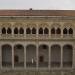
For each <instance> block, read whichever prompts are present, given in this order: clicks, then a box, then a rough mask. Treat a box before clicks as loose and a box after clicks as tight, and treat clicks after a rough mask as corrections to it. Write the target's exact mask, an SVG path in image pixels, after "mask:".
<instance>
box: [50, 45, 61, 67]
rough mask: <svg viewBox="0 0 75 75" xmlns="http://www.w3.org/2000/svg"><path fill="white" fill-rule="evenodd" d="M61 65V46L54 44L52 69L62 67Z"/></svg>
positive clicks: (52, 47) (52, 48)
mask: <svg viewBox="0 0 75 75" xmlns="http://www.w3.org/2000/svg"><path fill="white" fill-rule="evenodd" d="M60 64H61V46H60V45H58V44H54V45H52V46H51V67H60Z"/></svg>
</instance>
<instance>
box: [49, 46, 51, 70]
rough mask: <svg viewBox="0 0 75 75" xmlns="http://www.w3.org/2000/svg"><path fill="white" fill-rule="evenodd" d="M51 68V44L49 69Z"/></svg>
mask: <svg viewBox="0 0 75 75" xmlns="http://www.w3.org/2000/svg"><path fill="white" fill-rule="evenodd" d="M50 68H51V46H50V45H49V70H50Z"/></svg>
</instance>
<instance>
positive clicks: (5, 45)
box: [2, 44, 12, 48]
mask: <svg viewBox="0 0 75 75" xmlns="http://www.w3.org/2000/svg"><path fill="white" fill-rule="evenodd" d="M7 46H8V47H10V48H12V46H11V45H10V44H3V45H2V48H4V47H7Z"/></svg>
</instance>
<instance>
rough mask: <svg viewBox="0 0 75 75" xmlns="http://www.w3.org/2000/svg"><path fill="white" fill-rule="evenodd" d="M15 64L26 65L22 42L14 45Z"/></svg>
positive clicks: (18, 65) (16, 65)
mask: <svg viewBox="0 0 75 75" xmlns="http://www.w3.org/2000/svg"><path fill="white" fill-rule="evenodd" d="M14 66H15V67H24V46H23V45H22V44H16V45H14Z"/></svg>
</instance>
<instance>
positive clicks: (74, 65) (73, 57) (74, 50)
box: [72, 46, 75, 69]
mask: <svg viewBox="0 0 75 75" xmlns="http://www.w3.org/2000/svg"><path fill="white" fill-rule="evenodd" d="M72 52H73V53H72V54H73V56H72V68H74V69H75V47H74V46H73V51H72Z"/></svg>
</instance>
